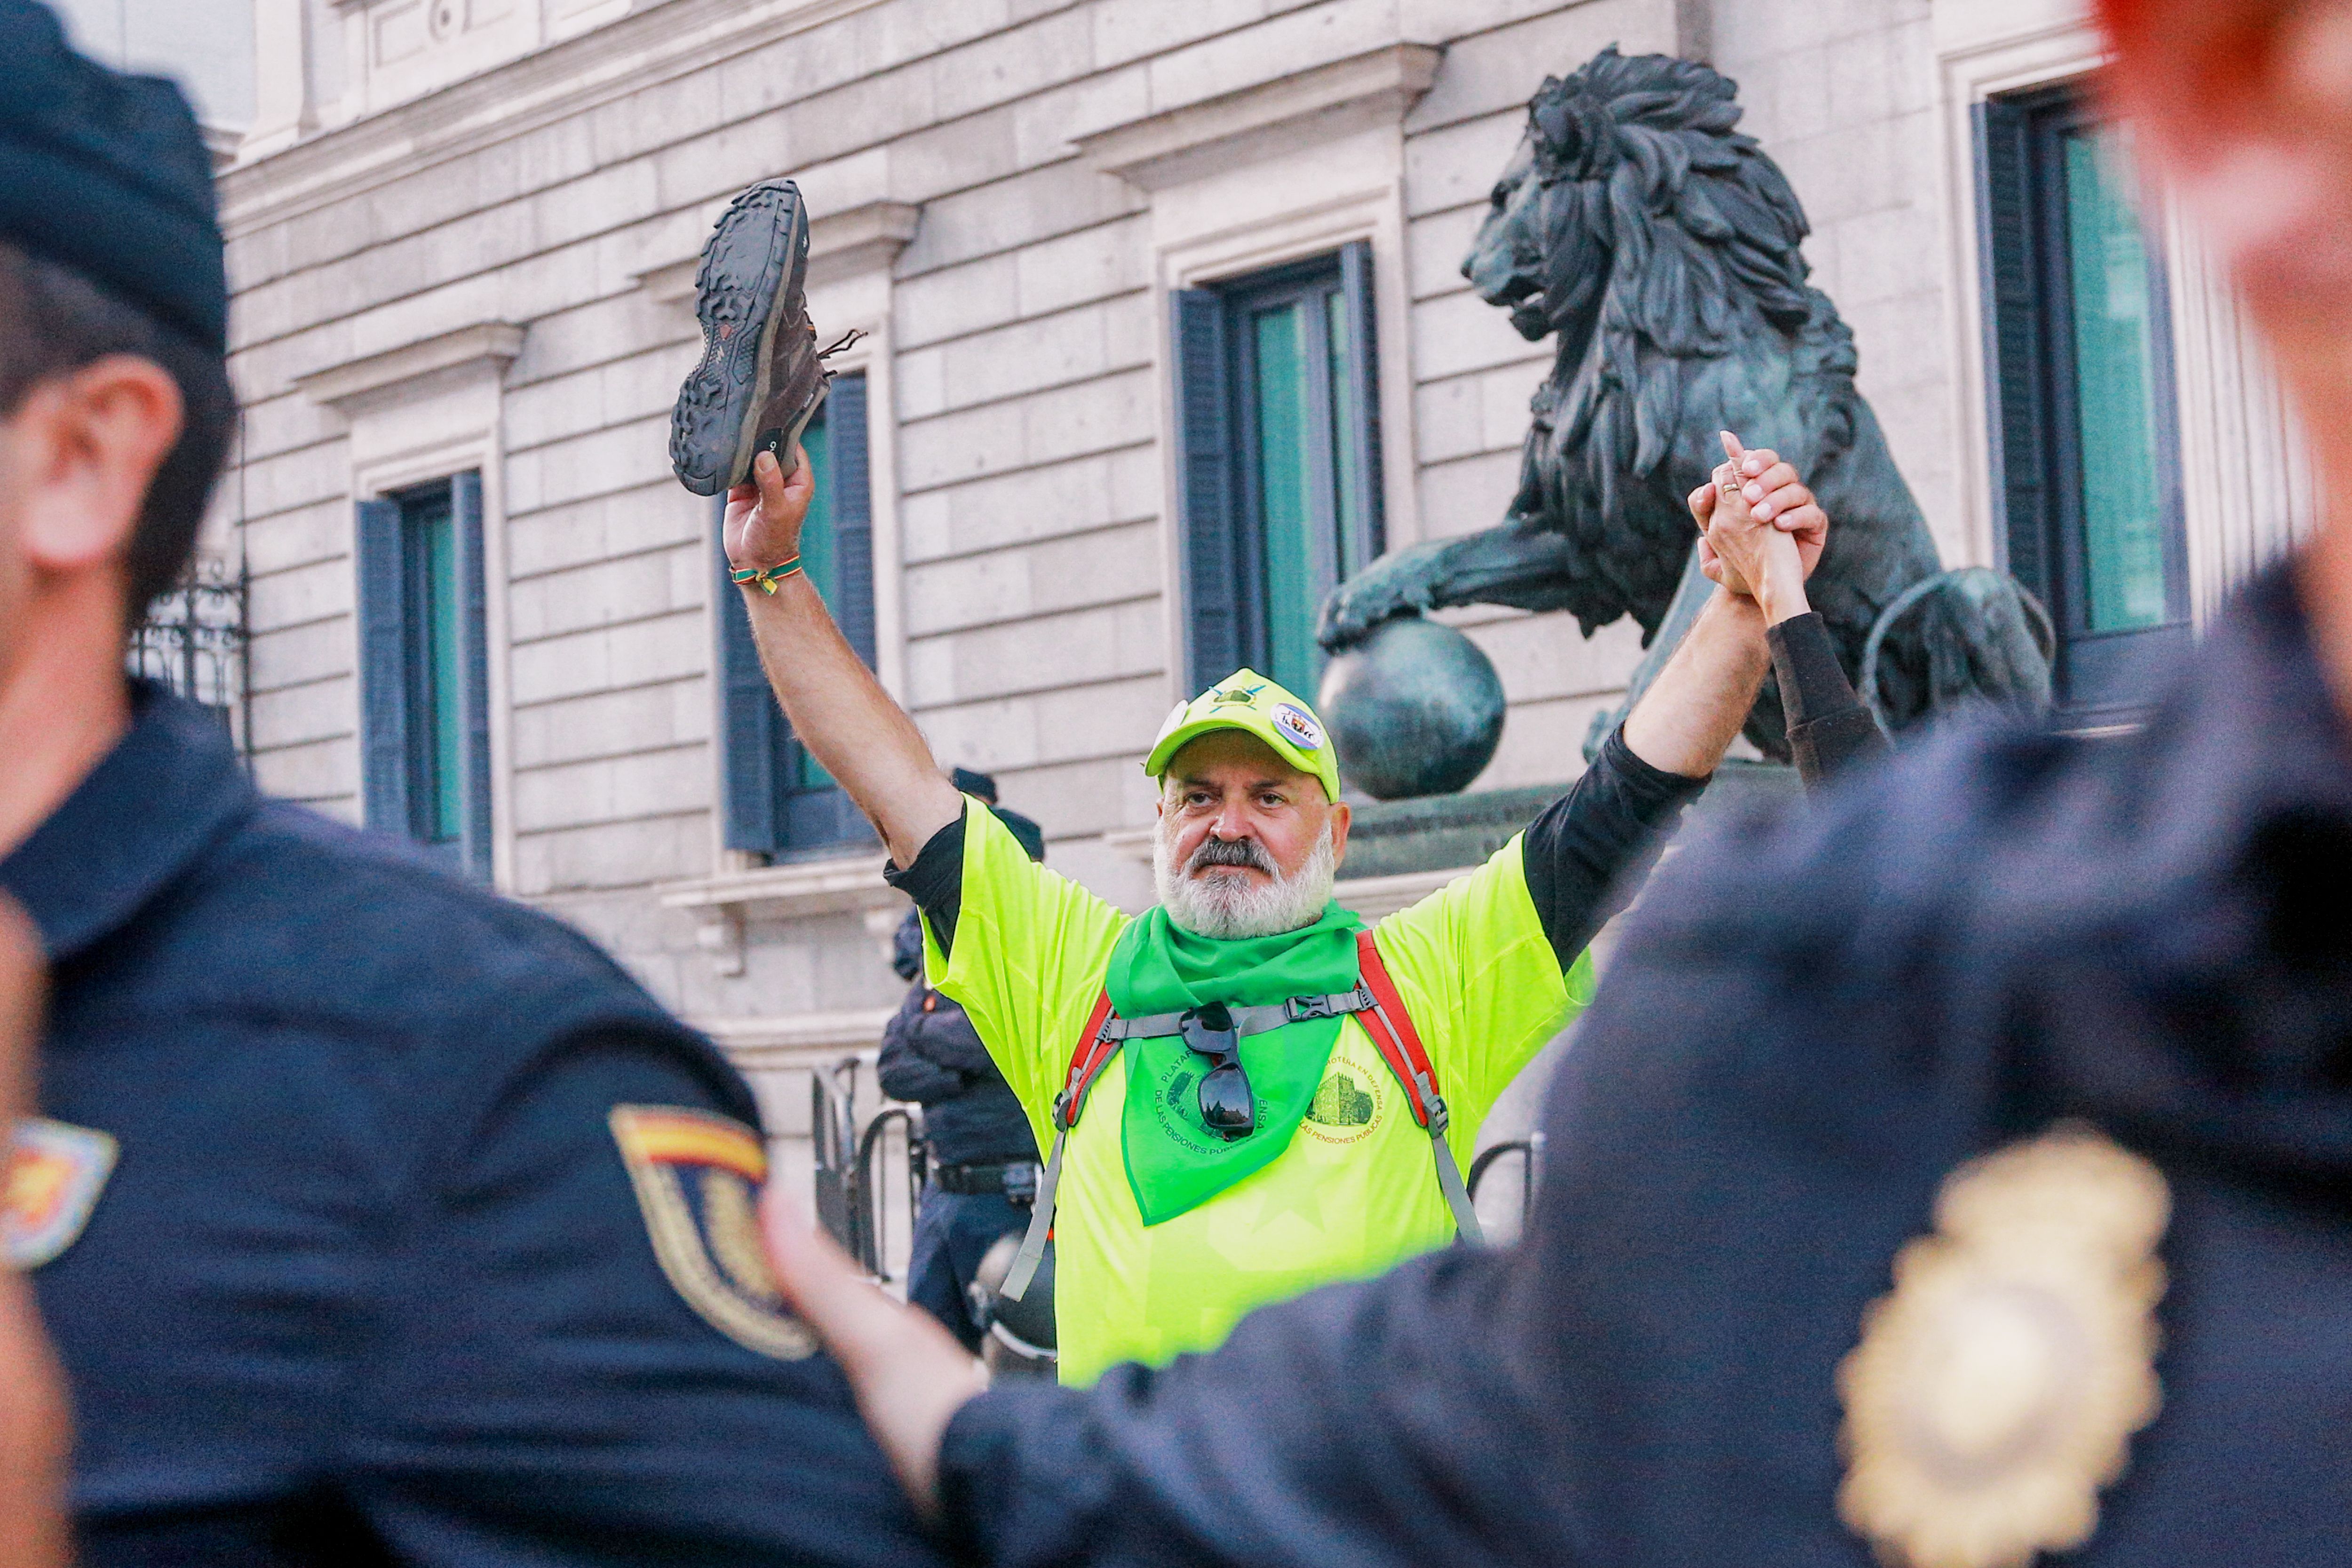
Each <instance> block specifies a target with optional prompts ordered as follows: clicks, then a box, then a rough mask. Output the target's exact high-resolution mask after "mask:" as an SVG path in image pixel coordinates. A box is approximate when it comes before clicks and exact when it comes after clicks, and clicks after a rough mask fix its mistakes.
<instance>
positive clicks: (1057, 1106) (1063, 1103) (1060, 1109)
mask: <svg viewBox="0 0 2352 1568" xmlns="http://www.w3.org/2000/svg"><path fill="white" fill-rule="evenodd" d="M1069 1115H1070V1091H1069V1090H1068V1089H1063V1090H1062V1091H1061V1092H1060V1093H1058V1094H1056V1095H1055V1096H1054V1131H1056V1132H1067V1131H1069V1130H1070V1122H1069Z"/></svg>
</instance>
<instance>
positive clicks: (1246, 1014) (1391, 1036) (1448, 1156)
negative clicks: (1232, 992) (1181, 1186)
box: [998, 930, 1486, 1301]
mask: <svg viewBox="0 0 2352 1568" xmlns="http://www.w3.org/2000/svg"><path fill="white" fill-rule="evenodd" d="M1356 972H1357V975H1358V979H1357V983H1356V988H1355V989H1354V990H1353V991H1341V992H1336V993H1334V994H1331V995H1328V996H1294V997H1292V998H1291V999H1290V1000H1289V1001H1287V1002H1280V1003H1270V1004H1268V1005H1265V1006H1262V1007H1235V1008H1234V1009H1232V1012H1233V1014H1234V1024H1235V1025H1236V1026H1237V1028H1236V1033H1239V1034H1244V1035H1252V1034H1263V1033H1265V1032H1266V1031H1267V1030H1270V1029H1276V1028H1279V1027H1281V1026H1283V1025H1285V1024H1295V1023H1302V1022H1304V1021H1306V1020H1307V1019H1309V1018H1333V1017H1343V1016H1346V1015H1348V1014H1349V1013H1353V1014H1355V1015H1356V1016H1358V1018H1360V1020H1361V1021H1362V1023H1363V1026H1364V1033H1365V1034H1367V1035H1369V1036H1370V1037H1371V1040H1372V1044H1373V1046H1374V1047H1377V1048H1378V1049H1379V1051H1380V1053H1381V1060H1382V1061H1384V1062H1386V1063H1388V1065H1389V1070H1390V1071H1391V1072H1392V1073H1394V1074H1395V1075H1396V1079H1397V1082H1398V1083H1399V1084H1401V1085H1402V1086H1403V1088H1404V1098H1405V1104H1406V1105H1407V1106H1409V1107H1411V1108H1412V1119H1413V1121H1415V1122H1417V1123H1418V1124H1419V1125H1421V1126H1423V1127H1424V1128H1427V1129H1428V1130H1429V1141H1430V1149H1431V1152H1432V1155H1433V1158H1434V1159H1435V1160H1436V1162H1437V1190H1438V1191H1439V1192H1441V1193H1443V1194H1444V1195H1445V1206H1446V1208H1447V1210H1448V1211H1450V1212H1451V1213H1452V1214H1453V1215H1454V1231H1455V1233H1456V1234H1457V1235H1459V1236H1460V1237H1461V1238H1462V1239H1463V1240H1465V1241H1467V1242H1469V1243H1471V1244H1472V1245H1473V1246H1480V1245H1484V1243H1485V1242H1486V1231H1485V1230H1484V1229H1483V1228H1482V1227H1481V1226H1479V1224H1478V1211H1477V1210H1476V1209H1475V1208H1473V1207H1471V1206H1470V1192H1469V1189H1468V1188H1467V1187H1465V1185H1464V1184H1463V1182H1462V1167H1461V1165H1460V1164H1459V1163H1456V1162H1455V1160H1454V1149H1453V1146H1452V1145H1451V1144H1449V1143H1447V1142H1445V1129H1446V1126H1447V1124H1448V1123H1449V1122H1450V1121H1452V1117H1451V1115H1450V1113H1449V1112H1448V1111H1447V1110H1446V1109H1445V1098H1444V1096H1443V1095H1441V1094H1440V1093H1438V1091H1437V1069H1436V1068H1433V1067H1432V1066H1431V1065H1430V1062H1429V1052H1428V1051H1427V1050H1426V1049H1424V1048H1423V1046H1422V1043H1421V1036H1420V1035H1419V1034H1418V1033H1416V1032H1415V1031H1414V1029H1413V1026H1412V1014H1410V1013H1408V1012H1406V1011H1405V1005H1404V998H1403V997H1402V996H1401V995H1399V994H1397V988H1396V982H1395V981H1393V980H1391V979H1390V978H1389V970H1388V965H1387V964H1386V963H1383V962H1382V961H1381V950H1380V949H1379V948H1378V947H1376V946H1374V945H1373V942H1372V933H1371V932H1370V931H1369V930H1365V931H1358V932H1357V933H1356ZM1181 1017H1182V1015H1181V1014H1176V1013H1168V1014H1154V1015H1152V1016H1148V1017H1142V1018H1124V1019H1123V1018H1118V1017H1116V1016H1113V1015H1112V1012H1111V1005H1110V993H1109V992H1108V990H1106V991H1104V992H1103V993H1102V994H1100V995H1099V996H1097V997H1096V999H1095V1005H1094V1011H1093V1012H1091V1013H1089V1014H1088V1015H1087V1027H1086V1033H1085V1034H1083V1035H1081V1036H1079V1037H1078V1046H1077V1049H1076V1050H1074V1051H1072V1052H1071V1053H1070V1068H1069V1071H1068V1073H1067V1074H1066V1076H1065V1077H1064V1078H1063V1079H1062V1092H1061V1093H1059V1094H1057V1095H1055V1097H1054V1148H1053V1152H1051V1153H1049V1154H1048V1155H1046V1157H1045V1173H1044V1174H1042V1175H1040V1176H1039V1177H1038V1178H1037V1196H1036V1198H1035V1200H1034V1204H1033V1205H1032V1207H1031V1208H1030V1211H1029V1231H1028V1234H1027V1235H1025V1236H1024V1237H1022V1238H1021V1250H1020V1252H1019V1253H1018V1254H1017V1255H1016V1256H1015V1257H1014V1258H1013V1269H1012V1272H1010V1273H1008V1274H1007V1275H1005V1277H1004V1284H1003V1288H1002V1289H1000V1290H999V1292H998V1294H1000V1295H1002V1296H1003V1297H1004V1298H1005V1299H1006V1300H1012V1301H1018V1300H1021V1299H1022V1298H1023V1297H1024V1296H1025V1295H1027V1294H1028V1291H1029V1282H1030V1281H1031V1280H1033V1279H1035V1278H1036V1277H1037V1266H1038V1265H1039V1264H1040V1263H1042V1262H1043V1261H1044V1260H1045V1245H1046V1243H1047V1242H1049V1241H1051V1240H1052V1239H1053V1237H1054V1194H1055V1189H1056V1188H1058V1187H1059V1186H1060V1185H1061V1184H1062V1148H1063V1145H1064V1144H1065V1143H1066V1142H1067V1141H1068V1139H1069V1135H1070V1129H1071V1128H1073V1127H1076V1125H1077V1124H1078V1116H1079V1114H1080V1112H1082V1111H1084V1110H1086V1107H1087V1093H1088V1092H1089V1091H1091V1090H1092V1089H1093V1088H1094V1086H1095V1079H1097V1078H1099V1077H1101V1076H1102V1069H1103V1068H1106V1067H1108V1066H1109V1065H1110V1059H1111V1058H1113V1057H1115V1056H1117V1055H1118V1051H1119V1047H1120V1046H1121V1045H1122V1044H1123V1043H1125V1042H1126V1041H1128V1040H1130V1039H1146V1038H1150V1037H1155V1036H1160V1035H1172V1034H1175V1033H1177V1031H1178V1026H1179V1022H1180V1020H1181Z"/></svg>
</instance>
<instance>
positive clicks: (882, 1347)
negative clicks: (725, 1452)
mask: <svg viewBox="0 0 2352 1568" xmlns="http://www.w3.org/2000/svg"><path fill="white" fill-rule="evenodd" d="M761 1218H762V1220H763V1221H764V1222H765V1226H766V1229H767V1235H768V1255H769V1257H770V1258H771V1259H772V1261H773V1263H774V1265H775V1269H776V1280H777V1283H779V1284H780V1285H782V1287H783V1291H784V1295H785V1297H786V1299H787V1300H790V1301H791V1302H792V1304H793V1309H794V1310H797V1311H798V1312H799V1313H800V1315H801V1318H802V1321H804V1322H806V1323H807V1324H808V1326H809V1327H810V1329H811V1330H813V1331H814V1332H815V1334H816V1337H817V1338H818V1339H820V1340H822V1341H823V1342H824V1348H825V1349H826V1350H828V1351H830V1352H833V1357H834V1359H835V1361H837V1362H839V1363H841V1368H842V1370H843V1371H844V1372H845V1373H848V1374H849V1384H850V1387H851V1388H852V1389H853V1390H854V1391H855V1392H856V1395H857V1409H858V1412H859V1414H860V1415H864V1416H865V1417H866V1426H867V1427H868V1428H870V1429H871V1430H872V1432H873V1434H874V1437H875V1440H876V1441H877V1442H878V1443H879V1444H881V1446H882V1452H883V1453H884V1455H886V1456H887V1458H889V1460H890V1464H891V1468H894V1469H896V1470H897V1471H898V1481H899V1484H900V1485H902V1486H904V1487H905V1488H906V1489H907V1495H908V1497H909V1498H911V1499H912V1500H914V1504H915V1510H916V1511H917V1512H918V1513H919V1514H921V1515H922V1516H923V1517H924V1518H925V1519H927V1520H928V1519H936V1518H937V1517H938V1515H939V1508H940V1497H939V1479H940V1439H941V1438H943V1437H944V1436H946V1435H947V1429H948V1422H949V1421H950V1419H951V1418H952V1417H953V1416H954V1415H955V1413H956V1412H957V1411H958V1410H961V1408H963V1404H964V1401H966V1400H968V1399H970V1398H971V1396H972V1395H973V1394H978V1393H979V1392H981V1390H982V1389H984V1388H986V1387H987V1386H988V1373H987V1370H986V1369H985V1368H984V1367H982V1365H981V1363H979V1362H977V1361H975V1360H973V1359H972V1357H971V1353H970V1352H967V1351H966V1350H965V1349H964V1348H963V1347H962V1346H961V1345H960V1344H958V1343H956V1342H955V1338H954V1336H952V1335H951V1334H950V1333H949V1332H948V1331H947V1330H945V1329H943V1328H941V1327H940V1324H939V1321H938V1320H936V1319H934V1318H933V1317H932V1316H931V1315H930V1314H929V1313H928V1312H925V1311H923V1310H920V1309H919V1308H916V1307H909V1306H907V1305H905V1304H904V1303H902V1302H899V1301H894V1300H891V1299H890V1298H889V1297H887V1296H886V1295H884V1294H883V1293H882V1292H881V1291H880V1290H879V1289H876V1288H875V1286H874V1285H873V1283H872V1282H871V1281H869V1280H868V1279H866V1276H865V1275H864V1274H862V1273H860V1272H859V1271H858V1268H857V1266H856V1264H854V1263H852V1262H851V1261H850V1260H849V1255H848V1254H846V1253H845V1252H843V1251H842V1250H841V1248H839V1247H835V1245H834V1244H833V1242H832V1240H831V1238H829V1237H824V1236H821V1235H819V1234H818V1233H817V1231H816V1230H815V1228H814V1226H811V1225H810V1224H809V1223H808V1222H807V1221H806V1220H805V1219H803V1218H802V1217H801V1216H800V1215H796V1214H793V1213H789V1212H787V1210H786V1207H785V1203H784V1201H783V1200H782V1198H781V1197H780V1195H779V1194H778V1192H777V1189H775V1188H773V1187H771V1188H770V1189H769V1191H768V1194H767V1196H766V1197H765V1198H763V1199H762V1200H761Z"/></svg>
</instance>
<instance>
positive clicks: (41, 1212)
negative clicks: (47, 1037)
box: [0, 1116, 121, 1268]
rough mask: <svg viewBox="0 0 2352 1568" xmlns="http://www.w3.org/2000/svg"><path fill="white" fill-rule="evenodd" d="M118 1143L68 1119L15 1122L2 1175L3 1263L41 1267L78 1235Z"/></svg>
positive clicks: (101, 1188) (102, 1186)
mask: <svg viewBox="0 0 2352 1568" xmlns="http://www.w3.org/2000/svg"><path fill="white" fill-rule="evenodd" d="M120 1149H121V1145H119V1144H118V1143H116V1142H115V1141H114V1136H113V1134H111V1133H108V1132H100V1131H98V1130H97V1129H95V1128H91V1127H76V1126H75V1125H73V1124H72V1123H71V1122H69V1121H48V1120H47V1118H44V1117H38V1116H28V1117H26V1119H25V1120H24V1121H19V1122H18V1123H16V1136H15V1137H14V1138H13V1139H11V1140H10V1141H9V1145H8V1163H7V1169H6V1173H5V1175H0V1263H5V1264H6V1265H7V1267H9V1268H39V1267H40V1266H41V1265H42V1264H44V1263H47V1262H48V1261H49V1260H50V1259H51V1258H55V1257H57V1256H58V1254H59V1253H61V1252H63V1251H64V1250H65V1249H66V1248H67V1247H71V1246H72V1245H73V1244H74V1243H75V1242H76V1241H78V1240H79V1239H80V1238H81V1233H82V1227H83V1226H87V1225H88V1224H89V1215H90V1211H91V1210H92V1209H94V1208H96V1207H97V1206H98V1195H99V1194H100V1193H102V1192H104V1191H105V1190H106V1179H107V1177H108V1176H110V1175H111V1174H113V1173H114V1160H115V1155H116V1154H117V1153H118V1152H120Z"/></svg>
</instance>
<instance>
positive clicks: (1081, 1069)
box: [999, 991, 1121, 1301]
mask: <svg viewBox="0 0 2352 1568" xmlns="http://www.w3.org/2000/svg"><path fill="white" fill-rule="evenodd" d="M1108 1022H1110V993H1109V992H1108V991H1105V992H1103V993H1102V994H1100V995H1098V996H1097V997H1096V998H1095V1005H1094V1011H1093V1012H1091V1013H1089V1014H1087V1027H1086V1032H1085V1033H1084V1034H1082V1035H1080V1036H1079V1037H1078V1044H1077V1047H1076V1049H1075V1050H1073V1051H1071V1052H1070V1067H1069V1070H1068V1071H1067V1072H1066V1073H1065V1074H1064V1075H1063V1078H1062V1092H1061V1093H1059V1094H1057V1095H1055V1097H1054V1150H1053V1152H1052V1153H1050V1154H1048V1155H1046V1156H1045V1170H1044V1171H1043V1172H1042V1173H1039V1175H1038V1177H1037V1195H1036V1196H1035V1197H1034V1198H1033V1199H1032V1200H1031V1201H1030V1207H1029V1234H1028V1235H1026V1236H1024V1237H1022V1238H1021V1250H1020V1252H1019V1253H1017V1254H1016V1255H1014V1257H1013V1268H1012V1271H1011V1272H1010V1273H1008V1274H1006V1275H1005V1277H1004V1283H1003V1286H1002V1287H1000V1289H999V1293H1000V1294H1001V1295H1003V1296H1004V1297H1005V1298H1006V1299H1007V1300H1013V1301H1018V1300H1021V1299H1022V1298H1023V1297H1024V1296H1025V1295H1027V1294H1028V1293H1029V1281H1030V1280H1032V1279H1035V1278H1036V1277H1037V1265H1038V1263H1039V1262H1040V1261H1041V1260H1043V1259H1044V1258H1045V1244H1046V1243H1047V1242H1049V1241H1051V1240H1052V1239H1053V1238H1054V1193H1055V1189H1056V1188H1058V1187H1059V1186H1060V1185H1061V1184H1062V1143H1063V1141H1064V1140H1066V1139H1067V1138H1068V1137H1069V1135H1070V1129H1071V1128H1073V1127H1075V1126H1076V1125H1077V1124H1078V1113H1079V1112H1080V1111H1082V1110H1085V1109H1086V1108H1087V1090H1089V1089H1093V1088H1094V1086H1095V1079H1097V1078H1099V1077H1101V1076H1102V1069H1103V1068H1106V1067H1108V1065H1110V1058H1113V1057H1115V1056H1117V1055H1118V1047H1119V1045H1120V1043H1121V1042H1120V1040H1119V1038H1118V1037H1117V1036H1107V1035H1106V1033H1105V1031H1104V1028H1103V1026H1104V1025H1105V1024H1108Z"/></svg>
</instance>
